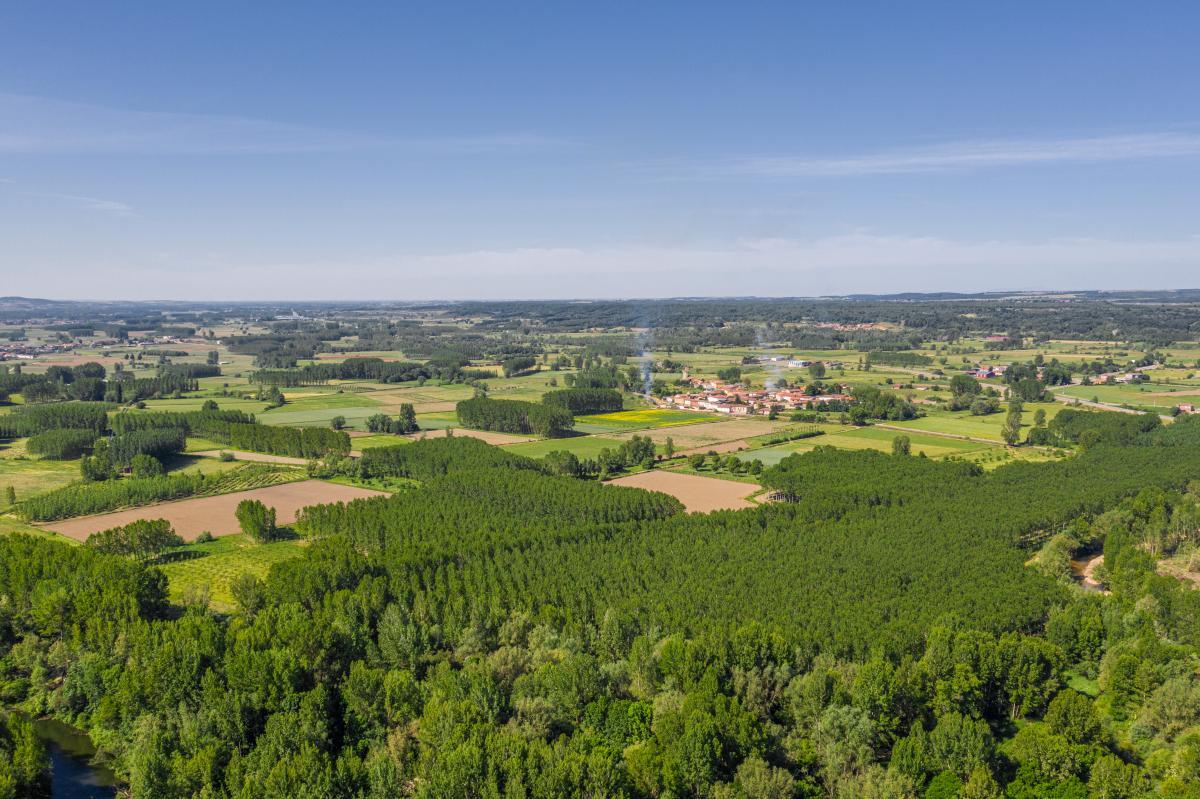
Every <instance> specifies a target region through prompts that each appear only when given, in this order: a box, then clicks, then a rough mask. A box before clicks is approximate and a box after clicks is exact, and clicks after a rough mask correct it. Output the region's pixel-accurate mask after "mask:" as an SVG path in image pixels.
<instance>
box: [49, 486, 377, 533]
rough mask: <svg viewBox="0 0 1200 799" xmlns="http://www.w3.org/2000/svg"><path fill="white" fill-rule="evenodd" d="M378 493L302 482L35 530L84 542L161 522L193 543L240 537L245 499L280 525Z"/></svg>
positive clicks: (123, 512) (78, 520) (74, 521)
mask: <svg viewBox="0 0 1200 799" xmlns="http://www.w3.org/2000/svg"><path fill="white" fill-rule="evenodd" d="M383 494H384V492H382V491H371V490H369V489H366V488H356V487H354V486H345V485H338V484H336V483H326V482H324V481H322V480H302V481H300V482H298V483H286V484H284V485H277V486H270V487H268V488H255V489H252V490H250V491H238V492H235V493H233V494H221V495H219V496H215V497H197V498H195V499H181V500H178V501H176V502H162V503H159V504H157V505H147V506H145V507H142V508H130V509H129V510H120V511H114V512H112V513H100V514H97V515H95V516H80V517H79V518H77V519H67V520H65V521H61V522H53V523H51V524H45V525H40V526H41V527H43V528H44V529H47V530H53V531H54V532H56V533H59V534H61V535H65V536H67V537H68V538H74V539H75V540H77V541H85V540H87V537H88V536H89V535H91V534H92V533H96V532H99V531H101V530H107V529H109V528H112V527H119V526H121V525H125V524H129V523H130V522H133V521H137V520H138V519H166V520H167V521H169V522H171V526H172V527H174V528H175V532H176V533H178V534H179V536H180V537H182V538H183V539H184V540H185V541H193V540H195V538H196V536H198V535H200V533H202V532H204V531H205V530H207V531H209V532H210V533H212V534H213V535H214V536H222V535H231V534H233V533H237V532H239V529H238V523H237V519H236V517H235V516H234V511H235V510H236V509H237V506H238V503H239V502H241V501H242V500H245V499H257V500H259V501H260V502H262V503H264V504H266V505H268V506H269V507H272V508H274V509H275V514H276V521H277V522H278V523H279V524H291V523H292V522H294V521H296V514H297V512H298V511H299V510H300V509H301V508H303V507H306V506H308V505H318V504H321V503H324V502H349V501H350V500H352V499H362V498H363V497H375V496H381V495H383Z"/></svg>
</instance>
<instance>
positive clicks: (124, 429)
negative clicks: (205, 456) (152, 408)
mask: <svg viewBox="0 0 1200 799" xmlns="http://www.w3.org/2000/svg"><path fill="white" fill-rule="evenodd" d="M215 404H216V403H214V406H215ZM113 429H114V430H116V431H117V432H118V433H128V432H131V431H134V430H151V429H154V430H169V429H176V430H183V431H185V432H186V434H187V435H192V436H197V437H199V438H207V439H210V440H212V441H215V442H217V443H218V444H222V445H224V446H227V447H231V448H233V449H245V450H250V451H251V452H264V453H268V454H270V455H285V456H288V457H292V458H309V459H313V458H323V457H325V456H327V455H348V454H349V453H350V436H348V435H347V434H346V433H345V432H343V431H341V430H330V429H328V428H323V427H303V428H300V427H277V426H272V425H264V424H259V423H258V422H255V421H254V417H253V416H249V415H247V414H244V413H242V412H240V411H222V410H219V409H217V408H215V407H214V408H211V409H208V410H201V411H192V412H188V413H170V412H167V413H158V412H155V413H131V412H129V413H120V414H117V415H116V416H114V417H113Z"/></svg>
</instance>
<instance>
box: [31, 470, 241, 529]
mask: <svg viewBox="0 0 1200 799" xmlns="http://www.w3.org/2000/svg"><path fill="white" fill-rule="evenodd" d="M214 477H217V476H216V475H214ZM209 480H210V478H208V477H206V476H204V475H201V474H199V473H190V472H185V473H182V474H169V475H160V476H157V477H146V478H133V477H131V478H124V479H121V480H97V481H92V482H86V483H73V484H71V485H67V486H63V487H62V488H57V489H55V490H53V491H47V492H46V493H44V494H37V495H34V496H32V497H29V498H28V499H26V500H23V501H22V502H21V503H20V505H19V506H18V512H19V513H20V514H21V515H22V516H23V517H24V518H26V519H28V520H30V521H35V522H52V521H58V520H59V519H70V518H72V517H74V516H87V515H89V514H92V513H105V512H106V511H110V510H117V509H119V508H129V507H137V506H140V505H149V504H150V503H152V502H162V501H165V500H169V499H183V498H184V497H190V496H194V495H196V494H200V493H203V492H204V490H205V488H206V485H207V483H208V482H209Z"/></svg>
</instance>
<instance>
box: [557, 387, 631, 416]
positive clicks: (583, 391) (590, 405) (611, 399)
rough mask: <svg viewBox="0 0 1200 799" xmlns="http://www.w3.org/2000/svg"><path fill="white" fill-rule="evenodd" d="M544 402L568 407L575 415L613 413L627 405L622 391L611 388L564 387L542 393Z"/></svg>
mask: <svg viewBox="0 0 1200 799" xmlns="http://www.w3.org/2000/svg"><path fill="white" fill-rule="evenodd" d="M542 402H543V403H545V404H546V405H551V406H555V407H559V408H566V409H567V410H568V411H570V412H571V413H572V414H573V415H575V416H582V415H583V414H588V413H611V412H613V411H619V410H621V409H622V408H624V407H625V404H624V399H623V398H622V396H621V392H620V391H617V390H616V389H611V388H563V389H559V390H558V391H548V392H546V393H545V394H543V395H542Z"/></svg>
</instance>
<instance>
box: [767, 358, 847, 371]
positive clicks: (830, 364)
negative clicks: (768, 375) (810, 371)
mask: <svg viewBox="0 0 1200 799" xmlns="http://www.w3.org/2000/svg"><path fill="white" fill-rule="evenodd" d="M758 362H759V363H766V364H784V363H786V364H787V366H788V368H789V369H807V368H808V367H810V366H812V365H813V364H814V363H822V364H824V365H825V368H826V369H844V368H846V363H845V361H806V360H802V359H799V358H785V357H783V356H782V355H763V356H760V357H759V358H758Z"/></svg>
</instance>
